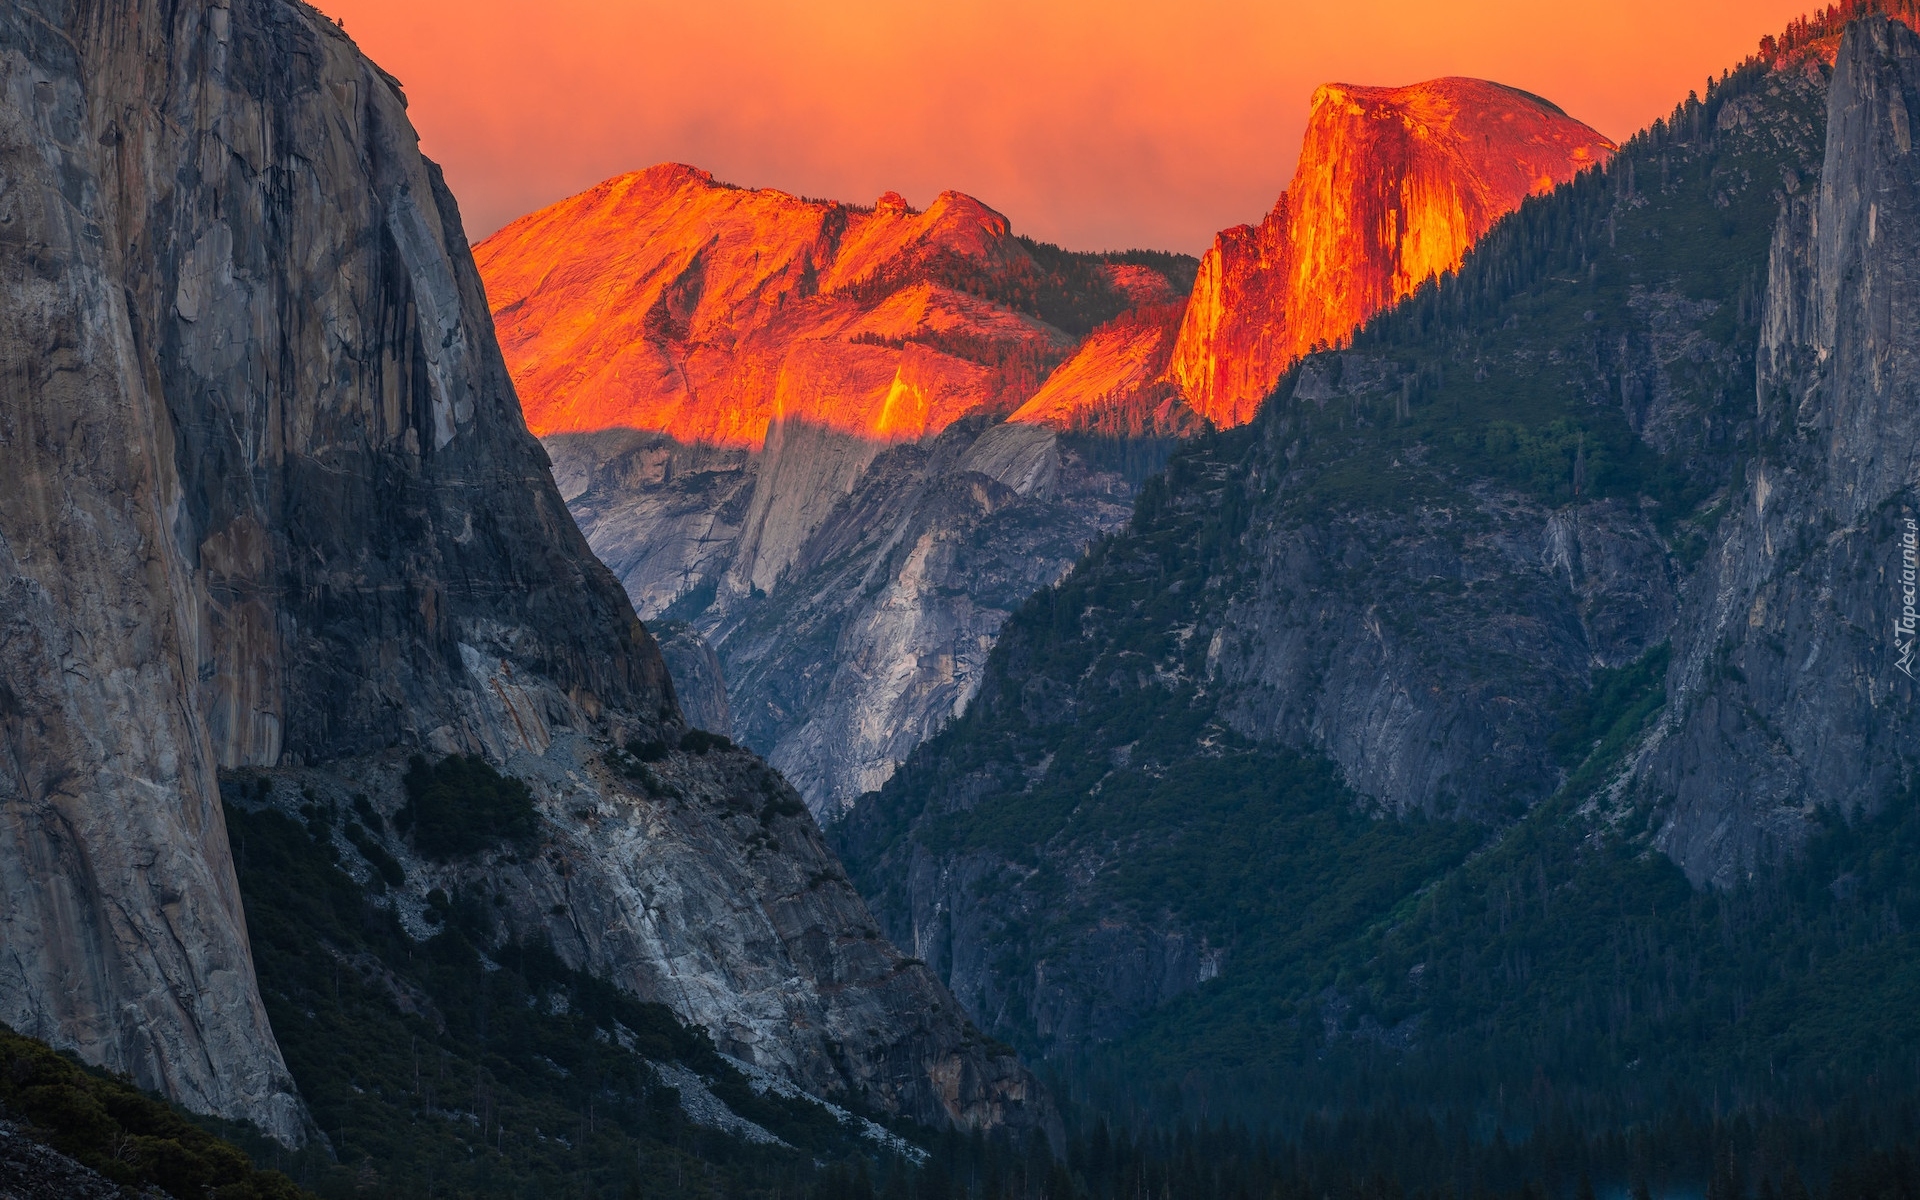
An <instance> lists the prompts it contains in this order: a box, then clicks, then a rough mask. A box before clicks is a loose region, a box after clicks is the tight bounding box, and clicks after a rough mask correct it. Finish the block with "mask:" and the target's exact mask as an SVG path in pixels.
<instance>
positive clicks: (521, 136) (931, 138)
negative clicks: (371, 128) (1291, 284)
mask: <svg viewBox="0 0 1920 1200" xmlns="http://www.w3.org/2000/svg"><path fill="white" fill-rule="evenodd" d="M320 7H321V8H322V10H324V11H326V12H328V13H330V14H332V15H334V16H336V17H339V18H342V19H344V21H345V23H346V30H347V32H348V33H349V34H351V35H352V36H353V37H354V38H355V39H356V40H357V41H358V42H359V44H360V45H361V47H362V48H363V49H365V50H366V51H367V52H368V53H369V54H371V55H372V56H373V57H374V58H375V59H376V60H377V61H378V62H380V63H381V65H383V66H384V67H386V68H387V69H388V70H389V71H391V72H392V73H393V74H395V75H396V76H398V77H399V78H400V80H401V81H402V82H403V83H404V84H405V85H406V89H407V95H408V99H409V101H410V103H411V112H412V115H413V118H414V121H415V123H416V124H417V125H418V126H419V128H420V131H421V134H422V138H423V142H424V146H425V149H426V151H427V153H428V154H430V155H432V156H433V157H434V158H436V159H438V160H439V161H440V162H441V163H442V164H443V165H444V166H445V167H446V170H447V177H448V179H449V181H450V182H451V183H452V185H453V188H454V190H455V192H456V193H457V194H458V196H459V198H460V201H461V206H462V209H463V211H464V212H465V214H466V219H467V224H468V231H469V233H470V234H471V235H472V236H473V238H474V239H475V240H476V241H477V240H479V238H480V237H482V236H484V235H485V234H487V233H490V232H492V231H493V230H494V229H496V228H498V227H499V226H500V225H502V224H504V223H505V222H507V221H509V220H511V219H512V218H514V217H516V216H518V215H520V214H521V213H523V212H528V211H531V210H532V209H535V208H539V207H542V206H544V205H546V204H549V203H551V202H553V201H555V200H558V199H561V198H563V197H565V196H568V195H571V194H573V193H574V192H577V191H580V190H582V189H584V188H586V187H588V186H590V185H592V184H594V183H596V182H598V181H599V180H601V179H604V178H606V177H608V176H611V175H615V174H618V173H620V172H622V171H626V170H631V169H634V168H638V167H644V166H648V165H650V164H653V163H656V162H661V161H665V160H677V161H682V162H689V163H693V164H695V165H698V166H702V167H706V168H707V169H709V170H711V171H713V172H714V173H715V174H716V175H717V176H718V177H720V178H722V179H726V180H729V181H731V182H734V183H740V184H746V185H750V186H755V187H777V188H782V189H784V190H786V191H790V192H796V193H800V194H803V195H810V196H827V197H833V198H836V199H842V200H854V201H860V202H871V201H872V199H873V198H874V197H876V196H878V195H879V194H880V193H881V192H883V191H886V190H888V189H893V190H897V191H899V192H901V193H902V194H904V195H905V196H906V197H907V199H908V200H909V201H910V202H912V203H913V204H915V205H924V204H926V203H927V202H928V201H929V200H931V199H932V198H933V197H934V196H935V195H936V194H937V193H938V192H940V191H941V190H942V189H945V188H957V189H959V190H961V191H965V192H969V193H971V194H973V195H975V196H977V197H979V198H980V199H982V200H984V201H986V202H987V203H988V204H991V205H992V206H994V207H995V208H997V209H999V210H1000V211H1002V212H1004V213H1006V214H1007V215H1008V216H1009V217H1010V218H1012V220H1013V223H1014V228H1015V230H1016V231H1018V232H1022V233H1028V234H1032V235H1034V236H1036V237H1041V238H1045V239H1047V240H1050V241H1056V242H1060V243H1062V244H1064V245H1067V246H1069V247H1072V248H1074V249H1106V248H1121V247H1127V246H1152V247H1157V248H1164V249H1176V250H1185V251H1189V252H1194V253H1197V252H1199V251H1200V250H1202V249H1204V248H1205V247H1206V246H1207V244H1208V243H1209V242H1210V241H1211V240H1212V237H1213V233H1214V231H1215V230H1217V229H1220V228H1223V227H1225V226H1229V225H1234V224H1238V223H1240V222H1243V221H1252V220H1256V219H1258V218H1259V217H1260V216H1261V215H1262V214H1263V213H1264V212H1265V211H1266V210H1267V209H1268V208H1269V207H1271V206H1272V204H1273V201H1274V198H1275V197H1276V196H1277V195H1278V194H1279V192H1280V191H1281V189H1282V188H1284V187H1285V186H1286V182H1287V179H1288V177H1289V176H1290V175H1291V173H1292V169H1293V161H1294V156H1295V155H1296V154H1297V152H1298V150H1299V144H1300V131H1301V126H1302V123H1303V122H1304V121H1305V119H1306V110H1307V99H1308V96H1309V95H1310V94H1311V93H1312V91H1313V88H1314V86H1315V85H1316V84H1319V83H1322V82H1328V81H1335V80H1337V81H1341V82H1347V83H1359V84H1387V85H1393V84H1404V83H1411V82H1414V81H1417V80H1421V79H1427V78H1432V77H1434V76H1439V75H1473V76H1479V77H1481V78H1486V79H1494V80H1498V81H1500V82H1502V83H1507V84H1511V85H1513V86H1515V87H1520V88H1525V89H1526V90H1528V91H1531V92H1536V93H1539V94H1540V95H1543V96H1546V97H1547V98H1549V99H1551V100H1553V101H1554V102H1555V103H1557V104H1559V105H1560V106H1561V107H1563V108H1565V109H1566V110H1567V111H1568V112H1569V113H1571V114H1572V115H1574V116H1575V117H1578V118H1580V119H1581V120H1584V121H1586V122H1587V123H1588V124H1590V125H1593V126H1594V127H1596V128H1598V129H1599V130H1600V131H1601V132H1602V133H1604V134H1606V135H1608V136H1609V137H1612V138H1615V139H1619V138H1622V137H1624V136H1626V135H1627V134H1629V133H1631V132H1632V131H1633V130H1635V129H1637V128H1639V127H1641V126H1643V125H1645V124H1646V123H1647V122H1649V121H1651V120H1652V119H1653V118H1654V117H1656V116H1660V115H1662V114H1664V113H1665V112H1667V111H1668V110H1670V109H1671V108H1672V106H1673V104H1674V102H1675V101H1677V100H1679V99H1681V98H1683V97H1684V96H1685V95H1686V93H1687V90H1688V89H1689V88H1700V87H1702V86H1703V85H1704V81H1705V78H1706V76H1707V75H1708V73H1709V72H1711V73H1713V74H1716V75H1717V74H1718V73H1719V72H1720V70H1721V69H1722V68H1725V67H1729V66H1732V65H1734V64H1735V63H1737V62H1738V61H1739V60H1740V59H1741V58H1743V57H1745V56H1746V55H1748V54H1750V53H1751V52H1752V51H1753V49H1754V47H1755V45H1756V43H1757V42H1758V40H1759V38H1760V37H1761V35H1762V34H1766V33H1771V32H1777V31H1778V30H1779V29H1780V28H1781V27H1783V26H1784V25H1785V24H1786V22H1787V21H1788V20H1789V19H1790V18H1792V17H1794V16H1797V15H1799V14H1800V13H1802V12H1804V11H1806V10H1807V9H1808V8H1809V7H1810V5H1809V4H1808V3H1807V0H1686V2H1684V3H1675V2H1674V0H1605V2H1604V3H1594V2H1592V0H1586V2H1581V0H1336V2H1333V3H1320V4H1316V5H1305V4H1299V3H1293V2H1291V0H1267V2H1265V3H1256V2H1249V0H1061V2H1058V3H1048V2H1046V0H948V2H945V3H939V4H931V3H922V2H917V0H813V2H811V3H804V4H803V3H794V2H790V0H789V2H785V3H782V2H778V0H731V2H728V0H721V2H706V3H701V2H689V0H541V2H540V3H530V2H528V0H320Z"/></svg>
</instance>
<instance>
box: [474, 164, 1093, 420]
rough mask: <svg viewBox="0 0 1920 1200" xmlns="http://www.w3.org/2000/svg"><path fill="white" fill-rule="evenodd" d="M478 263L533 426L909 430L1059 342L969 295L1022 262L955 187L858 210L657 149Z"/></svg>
mask: <svg viewBox="0 0 1920 1200" xmlns="http://www.w3.org/2000/svg"><path fill="white" fill-rule="evenodd" d="M474 257H475V259H476V261H477V262H478V263H479V266H480V270H481V274H482V276H483V277H484V278H485V280H486V283H487V292H488V296H489V298H490V302H491V307H492V308H493V313H494V321H495V324H496V325H497V327H498V330H499V335H500V342H501V346H502V348H503V349H504V350H505V352H506V356H507V364H508V366H509V368H510V369H511V370H512V372H513V375H514V379H515V381H516V382H517V383H518V385H519V388H520V394H521V396H522V398H523V403H524V404H525V406H526V414H527V424H528V427H529V428H530V429H532V430H533V432H534V433H535V434H536V435H537V436H542V437H544V436H547V435H549V434H555V433H586V432H594V431H599V430H606V429H645V430H651V431H657V432H662V433H666V434H668V435H670V436H672V437H674V438H676V439H678V440H680V441H683V442H704V443H709V444H719V445H729V446H746V447H750V448H758V447H759V446H760V445H761V444H762V443H763V442H764V441H765V440H766V435H767V428H768V426H769V424H770V423H772V422H774V421H775V420H777V419H780V418H786V419H790V420H796V421H802V422H805V423H807V424H809V425H814V426H818V427H822V428H826V429H831V430H834V431H836V432H841V433H850V434H854V435H857V436H860V437H864V438H871V439H875V440H878V441H882V442H891V441H898V440H901V439H910V438H917V437H920V436H921V435H923V434H927V433H937V432H939V431H940V430H942V429H944V428H946V427H947V426H948V425H950V424H951V423H952V422H953V421H954V420H956V419H957V418H959V417H960V416H961V415H962V414H964V413H965V412H967V411H968V410H970V409H972V408H975V407H977V406H980V405H982V404H983V403H985V404H989V405H990V404H991V403H992V402H993V401H994V400H995V398H996V397H997V396H998V395H999V393H1000V391H1001V390H1002V383H1001V380H1000V379H999V378H997V376H998V375H1001V374H1004V372H1003V371H997V370H996V368H995V367H994V366H991V365H987V363H985V362H983V361H981V360H982V359H987V360H992V359H994V358H1000V359H1009V360H1031V361H1039V360H1044V359H1047V358H1049V357H1051V358H1055V359H1057V358H1058V357H1059V356H1060V355H1061V354H1064V352H1065V350H1066V349H1067V348H1068V346H1067V343H1066V341H1065V339H1064V336H1063V335H1062V334H1061V333H1060V332H1059V331H1058V330H1055V329H1052V328H1050V327H1049V326H1047V325H1046V324H1044V323H1043V322H1041V321H1038V320H1036V319H1033V318H1031V317H1027V316H1024V315H1022V314H1019V313H1016V312H1013V311H1011V310H1009V309H1008V308H1006V307H1004V306H1001V305H998V304H995V303H993V302H992V301H991V300H989V299H985V298H983V296H982V295H980V294H974V293H987V292H992V291H995V290H996V289H1003V288H1006V287H1017V286H1019V282H1018V281H1019V280H1021V279H1022V278H1023V277H1026V276H1030V275H1031V273H1032V261H1031V258H1030V256H1029V255H1028V253H1027V251H1026V249H1025V248H1024V247H1023V246H1022V245H1021V244H1020V242H1019V241H1018V240H1017V239H1015V238H1014V237H1013V236H1012V234H1011V231H1010V229H1009V227H1008V224H1007V219H1006V218H1005V217H1003V216H1001V215H1000V214H999V213H996V212H994V211H993V210H992V209H990V208H988V207H987V206H986V205H984V204H981V203H980V202H979V201H977V200H974V199H972V198H971V197H968V196H963V195H961V194H959V193H958V192H945V193H942V194H941V195H940V197H939V198H938V199H936V200H935V201H934V202H933V203H932V205H930V206H929V207H928V208H927V209H926V210H925V211H924V212H919V211H915V210H914V209H912V208H910V207H909V206H908V205H907V203H906V201H904V200H903V199H901V198H900V197H899V196H898V195H896V194H894V193H891V192H889V193H887V194H886V195H885V196H882V197H881V198H880V200H879V201H878V202H877V203H875V204H874V205H873V206H872V207H871V208H863V207H857V206H853V205H847V204H841V203H836V202H831V201H819V200H804V199H801V198H799V197H796V196H790V195H788V194H787V193H785V192H779V191H771V190H750V189H746V188H738V187H732V186H729V185H727V184H724V183H720V182H717V181H715V180H714V178H713V176H711V175H710V174H708V173H707V172H705V171H701V170H697V169H695V168H693V167H686V166H680V165H677V164H672V163H668V164H663V165H661V166H657V167H653V168H650V169H648V170H645V171H638V172H634V173H632V174H628V175H622V176H620V177H618V178H615V179H610V180H608V181H607V182H605V183H603V184H601V185H599V186H598V187H595V188H593V189H592V190H590V191H587V192H583V193H581V194H580V195H578V196H574V197H573V198H571V199H568V200H563V201H561V202H560V203H559V204H555V205H553V206H552V207H550V208H546V209H542V210H541V211H539V212H536V213H533V214H531V215H529V216H526V217H522V218H521V219H520V220H518V221H515V222H514V223H513V224H511V225H509V226H507V227H506V228H505V229H502V230H501V231H500V232H499V233H496V234H494V235H493V236H492V237H491V238H489V239H487V240H486V241H485V242H483V243H482V244H481V245H480V246H479V247H478V248H477V249H476V250H475V252H474ZM1115 286H1116V287H1119V288H1123V289H1124V288H1125V286H1126V284H1125V282H1124V281H1120V280H1116V281H1115ZM963 288H971V289H972V290H971V291H969V290H963ZM943 344H944V345H948V346H960V345H964V346H965V347H966V350H967V353H966V356H965V357H961V356H959V355H956V354H950V353H945V352H943V351H942V349H941V348H940V347H941V346H942V345H943ZM983 347H995V348H997V350H998V353H997V354H993V353H988V354H983V353H981V352H980V351H981V349H982V348H983ZM1024 398H1025V397H1024V396H1022V395H1015V396H1013V397H1011V398H1010V399H1009V400H1007V401H1005V402H1003V406H1002V407H1001V409H1000V411H1002V412H1005V411H1007V409H1009V408H1012V407H1013V406H1014V405H1016V404H1018V403H1019V402H1020V400H1022V399H1024Z"/></svg>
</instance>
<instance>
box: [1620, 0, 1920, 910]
mask: <svg viewBox="0 0 1920 1200" xmlns="http://www.w3.org/2000/svg"><path fill="white" fill-rule="evenodd" d="M1916 106H1920V37H1916V35H1915V33H1914V31H1913V30H1912V29H1911V28H1909V27H1908V26H1907V25H1906V24H1903V23H1901V22H1899V21H1893V20H1888V19H1884V18H1872V19H1869V20H1866V21H1863V22H1861V23H1859V24H1857V25H1855V26H1853V27H1852V28H1851V29H1850V30H1849V31H1848V33H1847V35H1846V37H1845V39H1844V40H1843V41H1842V42H1841V44H1840V45H1839V47H1838V50H1837V57H1836V59H1835V62H1834V66H1833V81H1832V85H1831V88H1830V90H1829V95H1828V115H1827V143H1826V155H1825V160H1824V162H1823V164H1822V166H1821V169H1820V172H1819V176H1818V186H1817V187H1809V188H1807V189H1805V190H1804V191H1802V192H1801V193H1800V194H1798V195H1796V196H1795V197H1793V198H1792V200H1791V201H1790V202H1789V203H1788V205H1787V207H1786V209H1785V211H1784V212H1783V214H1782V215H1781V218H1780V221H1779V223H1778V225H1777V226H1776V228H1775V231H1774V238H1773V245H1772V248H1771V253H1770V256H1769V261H1768V265H1767V296H1766V308H1765V312H1764V316H1763V323H1762V326H1761V336H1760V347H1759V369H1758V377H1757V381H1756V383H1757V386H1756V407H1755V411H1754V420H1755V422H1756V423H1757V425H1758V427H1759V431H1760V438H1761V441H1760V446H1761V452H1760V453H1759V454H1757V455H1756V456H1755V458H1754V460H1753V462H1752V463H1751V464H1750V465H1749V466H1748V468H1747V470H1746V473H1745V478H1744V479H1743V480H1741V481H1740V483H1739V485H1738V486H1737V488H1736V489H1735V490H1734V492H1733V497H1732V503H1731V504H1730V505H1729V509H1728V513H1727V515H1726V516H1725V517H1724V518H1723V519H1722V536H1721V537H1720V538H1718V539H1717V540H1716V542H1715V545H1714V547H1713V549H1712V551H1711V552H1710V554H1709V555H1708V557H1707V559H1706V562H1705V563H1704V564H1703V567H1702V569H1701V571H1700V577H1699V579H1698V581H1697V582H1696V583H1695V585H1694V596H1693V602H1692V603H1691V604H1689V606H1688V607H1687V610H1686V612H1685V613H1684V615H1683V617H1682V619H1681V620H1680V621H1679V622H1678V623H1677V625H1676V627H1675V631H1674V651H1675V663H1674V668H1673V674H1672V676H1671V677H1670V678H1669V680H1668V687H1669V690H1670V692H1671V694H1672V695H1673V697H1674V701H1675V702H1674V704H1673V705H1672V706H1671V707H1670V708H1669V710H1668V716H1667V719H1666V720H1665V721H1664V722H1663V723H1662V724H1661V726H1660V728H1659V729H1658V730H1657V731H1656V733H1655V735H1654V736H1653V737H1652V738H1651V739H1650V741H1649V745H1648V746H1647V748H1646V749H1645V750H1644V751H1643V753H1642V756H1641V760H1640V762H1639V764H1638V767H1637V770H1636V771H1635V773H1634V776H1633V778H1632V783H1631V786H1623V787H1622V789H1621V794H1622V796H1623V797H1629V796H1631V797H1636V798H1641V799H1643V800H1644V801H1645V802H1647V803H1652V804H1656V805H1657V806H1658V807H1657V812H1658V814H1659V816H1658V818H1657V819H1658V820H1659V822H1660V835H1659V844H1660V847H1661V849H1662V850H1663V851H1664V852H1665V853H1666V854H1668V855H1670V856H1671V857H1672V858H1673V859H1674V860H1675V861H1676V862H1678V863H1680V864H1681V865H1682V866H1683V867H1684V868H1685V869H1686V871H1687V873H1688V875H1689V876H1691V877H1693V878H1694V879H1696V880H1700V881H1710V882H1712V883H1714V884H1716V885H1719V886H1722V887H1727V886H1733V885H1734V884H1736V883H1738V882H1739V881H1741V880H1744V879H1748V878H1751V877H1752V876H1753V875H1754V874H1755V873H1756V872H1760V871H1764V870H1766V869H1767V868H1768V867H1769V866H1770V865H1771V864H1772V863H1774V862H1775V861H1777V860H1778V859H1779V857H1780V856H1781V855H1782V854H1784V853H1790V852H1791V851H1793V850H1794V849H1795V848H1796V847H1797V846H1798V845H1799V844H1800V843H1802V842H1803V841H1804V840H1805V839H1806V837H1807V836H1808V834H1809V833H1810V832H1811V830H1812V829H1813V828H1815V827H1816V826H1817V823H1818V813H1819V811H1820V809H1821V808H1822V807H1823V806H1829V805H1838V806H1840V807H1841V808H1843V809H1845V810H1847V811H1849V812H1858V811H1861V810H1868V811H1872V810H1876V809H1878V808H1879V807H1880V806H1881V805H1882V804H1884V803H1885V801H1886V799H1887V797H1888V796H1889V795H1892V794H1894V793H1896V792H1897V791H1899V790H1900V789H1902V788H1904V787H1906V786H1908V785H1909V784H1910V783H1911V782H1912V780H1913V778H1914V776H1915V772H1916V769H1917V768H1920V759H1917V758H1916V754H1920V711H1917V710H1916V706H1915V703H1916V699H1920V697H1917V696H1916V693H1915V689H1914V682H1913V674H1912V658H1913V654H1912V646H1913V643H1914V617H1913V611H1914V606H1913V596H1914V566H1915V558H1914V550H1915V545H1916V539H1915V525H1914V520H1915V518H1916V516H1920V495H1917V494H1916V488H1920V406H1916V404H1915V401H1914V397H1915V395H1916V394H1920V393H1917V392H1916V384H1917V383H1920V380H1917V379H1916V372H1920V326H1916V325H1915V323H1914V316H1913V314H1914V313H1915V311H1916V307H1915V306H1916V304H1917V303H1920V294H1916V292H1915V287H1916V278H1920V276H1916V268H1917V266H1920V174H1916V167H1915V163H1914V158H1913V155H1912V149H1913V132H1912V121H1913V119H1914V114H1915V113H1916V112H1920V108H1917V107H1916Z"/></svg>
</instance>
